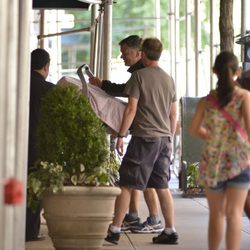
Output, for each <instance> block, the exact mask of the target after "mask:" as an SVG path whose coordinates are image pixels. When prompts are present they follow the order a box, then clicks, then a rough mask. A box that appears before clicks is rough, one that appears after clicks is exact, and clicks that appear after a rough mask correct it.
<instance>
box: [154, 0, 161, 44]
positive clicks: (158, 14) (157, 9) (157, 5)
mask: <svg viewBox="0 0 250 250" xmlns="http://www.w3.org/2000/svg"><path fill="white" fill-rule="evenodd" d="M160 2H161V1H160V0H154V6H155V37H157V38H158V39H160V40H161V4H160Z"/></svg>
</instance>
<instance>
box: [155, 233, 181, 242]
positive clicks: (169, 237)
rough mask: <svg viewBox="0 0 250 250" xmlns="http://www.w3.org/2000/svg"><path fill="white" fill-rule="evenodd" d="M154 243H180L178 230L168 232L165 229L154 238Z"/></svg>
mask: <svg viewBox="0 0 250 250" xmlns="http://www.w3.org/2000/svg"><path fill="white" fill-rule="evenodd" d="M153 243H155V244H170V245H174V244H178V234H177V233H176V232H174V233H171V234H166V233H165V232H164V231H163V232H162V233H161V234H160V235H158V236H157V237H154V238H153Z"/></svg>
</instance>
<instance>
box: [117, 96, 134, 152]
mask: <svg viewBox="0 0 250 250" xmlns="http://www.w3.org/2000/svg"><path fill="white" fill-rule="evenodd" d="M137 104H138V100H137V99H136V98H135V97H131V96H130V97H129V98H128V104H127V106H126V108H125V111H124V114H123V118H122V124H121V128H120V131H119V134H118V140H117V144H116V149H117V151H118V153H119V154H120V155H123V140H122V137H125V136H126V134H127V132H128V130H129V128H130V127H131V124H132V122H133V120H134V118H135V114H136V111H137Z"/></svg>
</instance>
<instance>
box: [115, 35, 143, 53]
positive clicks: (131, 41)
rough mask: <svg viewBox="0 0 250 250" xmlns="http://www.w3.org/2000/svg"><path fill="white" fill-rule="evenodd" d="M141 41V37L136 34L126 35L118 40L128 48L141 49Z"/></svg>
mask: <svg viewBox="0 0 250 250" xmlns="http://www.w3.org/2000/svg"><path fill="white" fill-rule="evenodd" d="M142 42H143V39H142V38H141V37H139V36H137V35H131V36H128V37H126V38H124V39H122V40H121V41H120V42H119V45H123V44H126V45H127V46H128V47H130V48H133V49H139V50H141V48H142Z"/></svg>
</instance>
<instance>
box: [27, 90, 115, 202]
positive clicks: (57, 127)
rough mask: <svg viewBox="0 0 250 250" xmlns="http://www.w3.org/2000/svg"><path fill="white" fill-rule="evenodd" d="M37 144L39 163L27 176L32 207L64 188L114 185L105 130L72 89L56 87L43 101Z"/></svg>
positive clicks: (82, 99)
mask: <svg viewBox="0 0 250 250" xmlns="http://www.w3.org/2000/svg"><path fill="white" fill-rule="evenodd" d="M38 141H39V143H38V148H39V153H40V160H39V161H38V162H37V164H36V166H35V168H34V171H33V172H31V173H30V174H29V176H28V203H29V205H30V206H31V207H34V206H35V205H36V204H35V201H36V200H40V199H42V196H43V194H44V192H46V191H48V190H50V191H52V192H53V193H56V192H58V191H60V190H62V188H63V186H65V185H75V186H76V185H92V186H93V185H94V186H99V185H114V182H115V181H116V179H117V176H118V174H117V170H118V165H119V164H118V162H117V160H116V158H115V155H114V152H113V154H109V149H108V142H107V134H106V129H105V127H104V125H103V124H102V122H101V121H100V120H99V118H98V117H97V116H96V114H95V113H94V111H93V110H92V108H91V106H90V104H89V102H88V99H87V98H86V97H85V96H84V95H82V93H81V92H79V91H78V90H77V89H76V88H75V87H74V86H67V87H59V86H56V87H55V88H53V89H52V90H51V91H50V92H49V93H48V94H47V95H46V96H45V97H44V98H43V99H42V102H41V113H40V121H39V129H38Z"/></svg>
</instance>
